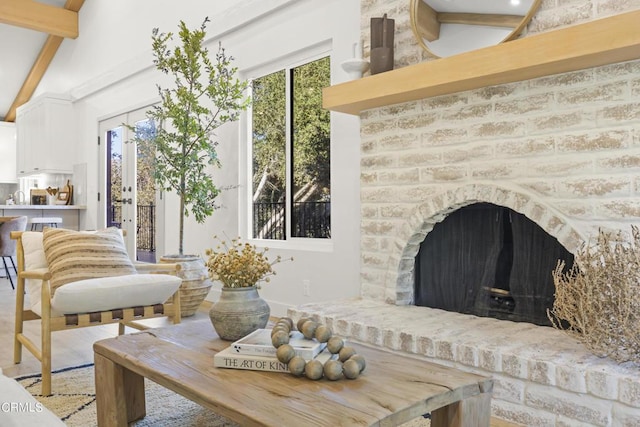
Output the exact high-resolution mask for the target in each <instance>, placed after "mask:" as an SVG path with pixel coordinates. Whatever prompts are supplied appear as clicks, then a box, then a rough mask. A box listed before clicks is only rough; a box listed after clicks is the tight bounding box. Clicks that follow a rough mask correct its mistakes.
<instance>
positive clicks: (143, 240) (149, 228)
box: [136, 205, 156, 252]
mask: <svg viewBox="0 0 640 427" xmlns="http://www.w3.org/2000/svg"><path fill="white" fill-rule="evenodd" d="M137 208H138V209H137V217H136V218H137V222H138V233H137V236H138V237H137V240H136V243H137V245H136V248H137V249H138V250H143V251H150V252H155V250H156V207H155V205H138V206H137Z"/></svg>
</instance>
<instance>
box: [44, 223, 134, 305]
mask: <svg viewBox="0 0 640 427" xmlns="http://www.w3.org/2000/svg"><path fill="white" fill-rule="evenodd" d="M42 244H43V246H44V255H45V257H46V258H47V264H48V265H49V272H50V273H51V296H53V294H54V293H55V290H56V289H57V288H59V287H60V286H63V285H66V284H67V283H71V282H77V281H79V280H85V279H96V278H100V277H112V276H124V275H128V274H136V269H135V267H134V266H133V263H132V262H131V260H130V259H129V256H128V255H127V250H126V248H125V245H124V240H123V239H122V233H121V231H120V230H118V229H117V228H114V227H110V228H107V229H104V230H99V231H96V232H84V231H74V230H67V229H64V228H48V227H45V229H44V231H43V234H42Z"/></svg>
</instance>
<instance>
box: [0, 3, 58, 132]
mask: <svg viewBox="0 0 640 427" xmlns="http://www.w3.org/2000/svg"><path fill="white" fill-rule="evenodd" d="M38 1H39V2H40V3H46V4H50V5H53V6H58V7H64V4H65V2H66V1H65V0H38ZM47 36H48V34H46V33H41V32H39V31H34V30H28V29H25V28H20V27H14V26H12V25H7V24H0V40H2V41H3V42H2V43H0V58H2V61H0V82H2V89H1V90H0V119H2V120H4V117H5V116H6V115H7V112H8V111H9V108H10V107H11V104H12V103H13V101H14V99H15V98H16V95H17V94H18V91H19V90H20V88H21V87H22V83H23V82H24V81H25V79H26V78H27V75H28V74H29V70H31V66H32V65H33V63H34V61H35V60H36V58H37V57H38V54H39V53H40V49H42V45H44V42H45V41H46V40H47Z"/></svg>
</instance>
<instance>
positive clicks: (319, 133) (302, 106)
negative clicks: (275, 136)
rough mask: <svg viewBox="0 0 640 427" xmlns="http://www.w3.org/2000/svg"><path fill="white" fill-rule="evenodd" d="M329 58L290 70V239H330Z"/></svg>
mask: <svg viewBox="0 0 640 427" xmlns="http://www.w3.org/2000/svg"><path fill="white" fill-rule="evenodd" d="M329 65H330V63H329V58H328V57H326V58H322V59H319V60H317V61H313V62H310V63H308V64H304V65H302V66H300V67H297V68H294V69H293V78H292V80H293V81H292V91H293V96H292V98H293V105H292V128H293V129H292V138H291V141H292V150H291V152H292V160H293V162H292V163H293V171H292V173H293V179H292V182H293V191H292V193H291V194H292V195H293V211H292V213H291V219H292V224H291V225H292V226H291V235H292V236H294V237H315V238H327V237H331V182H330V176H331V170H330V160H329V159H330V119H329V117H330V115H329V111H328V110H325V109H323V108H322V88H324V87H327V86H329V85H330V69H329Z"/></svg>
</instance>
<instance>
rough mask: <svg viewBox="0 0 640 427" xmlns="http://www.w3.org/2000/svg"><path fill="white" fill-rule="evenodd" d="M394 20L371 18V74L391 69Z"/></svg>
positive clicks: (385, 16)
mask: <svg viewBox="0 0 640 427" xmlns="http://www.w3.org/2000/svg"><path fill="white" fill-rule="evenodd" d="M394 26H395V21H394V20H393V19H389V18H387V14H386V13H385V14H384V16H383V17H382V18H371V39H370V42H371V54H370V58H369V59H370V61H371V64H370V66H369V69H370V70H371V74H372V75H373V74H378V73H384V72H385V71H390V70H393V39H394Z"/></svg>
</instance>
